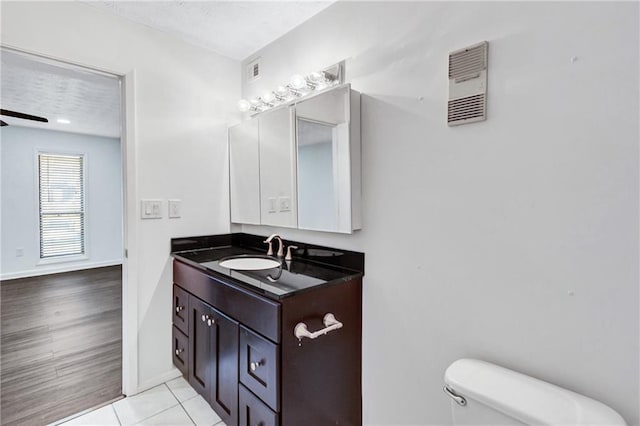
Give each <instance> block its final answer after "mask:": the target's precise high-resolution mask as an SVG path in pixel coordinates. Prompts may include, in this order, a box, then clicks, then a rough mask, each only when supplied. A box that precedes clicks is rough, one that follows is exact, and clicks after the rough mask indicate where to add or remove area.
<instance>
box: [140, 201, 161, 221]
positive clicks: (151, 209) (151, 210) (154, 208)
mask: <svg viewBox="0 0 640 426" xmlns="http://www.w3.org/2000/svg"><path fill="white" fill-rule="evenodd" d="M140 204H141V205H140V217H141V218H142V219H162V200H140Z"/></svg>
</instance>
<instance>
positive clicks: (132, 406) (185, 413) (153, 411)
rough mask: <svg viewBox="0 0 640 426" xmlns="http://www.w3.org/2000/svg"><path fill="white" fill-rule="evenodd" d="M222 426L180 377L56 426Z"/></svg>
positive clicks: (211, 411)
mask: <svg viewBox="0 0 640 426" xmlns="http://www.w3.org/2000/svg"><path fill="white" fill-rule="evenodd" d="M134 425H141V426H143V425H144V426H147V425H170V426H182V425H185V426H186V425H197V426H213V425H216V426H226V425H225V424H224V423H223V422H222V421H221V420H220V417H218V415H217V414H216V413H215V412H214V411H213V410H212V409H211V407H209V404H207V402H206V401H205V400H204V398H202V396H200V395H198V394H197V393H196V391H195V390H193V388H192V387H191V386H190V385H189V383H188V382H187V381H186V380H184V379H183V378H182V377H179V378H177V379H174V380H171V381H168V382H166V383H164V384H162V385H160V386H156V387H155V388H152V389H149V390H148V391H145V392H142V393H139V394H138V395H134V396H132V397H128V398H124V399H121V400H119V401H116V402H114V403H113V404H110V405H107V406H105V407H102V408H99V409H97V410H94V411H92V412H90V413H87V414H84V415H82V416H80V417H76V418H74V419H72V420H69V421H67V422H65V423H61V424H60V425H59V426H134Z"/></svg>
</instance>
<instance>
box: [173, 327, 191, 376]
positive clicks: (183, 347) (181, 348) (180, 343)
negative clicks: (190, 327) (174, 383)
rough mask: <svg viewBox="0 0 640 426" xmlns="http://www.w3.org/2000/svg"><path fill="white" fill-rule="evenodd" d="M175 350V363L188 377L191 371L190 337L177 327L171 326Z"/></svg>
mask: <svg viewBox="0 0 640 426" xmlns="http://www.w3.org/2000/svg"><path fill="white" fill-rule="evenodd" d="M171 330H172V341H173V344H172V345H171V346H172V347H171V350H172V351H173V365H175V366H176V367H177V368H178V370H180V371H181V372H182V375H183V376H185V377H187V375H188V373H189V364H188V362H189V338H188V337H187V336H185V335H184V334H183V333H182V332H181V331H180V330H179V329H178V328H177V327H171Z"/></svg>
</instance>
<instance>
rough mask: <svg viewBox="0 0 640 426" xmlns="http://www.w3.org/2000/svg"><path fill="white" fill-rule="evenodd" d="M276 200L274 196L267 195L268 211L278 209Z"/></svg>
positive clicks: (272, 211)
mask: <svg viewBox="0 0 640 426" xmlns="http://www.w3.org/2000/svg"><path fill="white" fill-rule="evenodd" d="M276 201H277V200H276V198H275V197H269V213H275V212H277V211H278V209H276Z"/></svg>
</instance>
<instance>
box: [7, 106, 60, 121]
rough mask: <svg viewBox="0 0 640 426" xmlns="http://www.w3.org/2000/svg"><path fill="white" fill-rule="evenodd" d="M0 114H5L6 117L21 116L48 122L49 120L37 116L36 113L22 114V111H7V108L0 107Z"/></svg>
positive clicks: (25, 118) (26, 118) (24, 118)
mask: <svg viewBox="0 0 640 426" xmlns="http://www.w3.org/2000/svg"><path fill="white" fill-rule="evenodd" d="M0 115H6V116H7V117H15V118H22V119H23V120H33V121H40V122H42V123H48V122H49V120H47V119H46V118H44V117H38V116H37V115H30V114H24V113H22V112H16V111H9V110H7V109H0Z"/></svg>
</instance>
